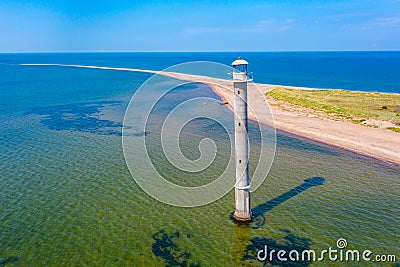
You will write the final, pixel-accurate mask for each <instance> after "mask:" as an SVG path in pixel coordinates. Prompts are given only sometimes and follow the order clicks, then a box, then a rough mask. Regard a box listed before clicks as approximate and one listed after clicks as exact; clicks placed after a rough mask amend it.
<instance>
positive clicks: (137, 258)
mask: <svg viewBox="0 0 400 267" xmlns="http://www.w3.org/2000/svg"><path fill="white" fill-rule="evenodd" d="M236 56H237V55H236V54H234V53H77V54H1V55H0V123H1V127H0V152H1V153H0V266H6V267H9V266H60V265H66V266H177V265H180V266H185V265H184V264H186V265H188V266H189V264H192V265H191V266H199V265H201V266H263V263H261V262H258V261H257V259H256V258H255V254H256V253H257V250H258V249H260V248H263V247H264V245H268V246H270V247H271V248H274V249H285V250H288V249H298V250H300V251H301V250H305V249H315V250H319V251H321V250H322V249H327V248H328V247H329V246H331V247H333V248H335V245H336V240H338V239H339V238H345V239H346V240H347V241H348V243H349V248H352V249H355V248H357V249H360V250H365V249H368V250H372V251H373V252H374V253H375V254H384V253H388V254H396V255H397V256H400V254H399V246H398V244H399V243H398V242H399V233H400V229H399V224H398V222H399V220H400V217H399V216H400V193H399V192H400V183H399V179H400V175H399V173H400V167H399V166H395V165H393V164H389V163H386V162H381V161H378V160H374V159H371V158H368V157H364V156H360V155H357V154H354V153H350V152H346V151H342V150H338V149H334V148H332V147H328V146H325V145H321V144H318V143H315V142H312V141H310V140H304V139H301V138H297V137H293V136H291V135H288V134H285V133H278V136H277V148H276V154H275V159H274V162H273V165H272V168H271V171H270V173H269V174H268V176H267V177H266V180H265V182H264V183H263V185H262V186H261V187H260V188H259V189H258V190H257V191H256V192H254V193H253V194H252V207H253V210H254V213H255V215H256V217H255V219H254V221H253V222H252V223H251V224H250V225H237V224H235V223H233V222H232V221H231V220H230V218H229V214H230V213H231V212H232V211H233V208H234V205H233V197H234V196H233V191H231V192H230V193H228V194H227V195H226V196H224V197H223V198H221V199H219V200H218V201H217V202H214V203H212V204H210V205H205V206H202V207H197V208H178V207H173V206H169V205H166V204H163V203H161V202H159V201H157V200H155V199H153V198H151V197H150V196H148V195H147V194H146V193H145V192H144V191H143V190H142V189H141V188H140V187H139V186H138V185H137V184H136V183H135V182H134V180H133V179H132V177H131V175H130V173H129V171H128V169H127V166H126V163H125V160H124V154H123V151H122V144H121V126H122V120H123V116H124V112H125V109H126V107H127V105H128V102H129V100H130V98H131V96H132V95H133V94H134V93H135V91H136V90H137V89H138V88H139V86H140V85H141V84H142V83H143V82H144V81H145V80H146V79H147V78H149V77H150V75H149V74H145V73H133V72H123V71H111V70H99V69H78V68H67V67H56V66H46V67H37V66H20V65H18V64H20V63H55V64H79V65H97V66H111V67H130V68H146V69H155V70H161V69H163V68H165V67H168V66H170V65H173V64H177V63H183V62H187V61H194V60H207V61H216V62H220V63H224V64H230V63H231V61H232V60H233V59H234V58H235V57H236ZM242 56H243V57H245V58H246V59H248V61H249V62H250V68H251V70H252V71H253V72H254V75H255V81H256V82H263V83H275V84H285V85H298V86H308V87H330V88H345V89H354V90H366V91H375V90H378V91H388V92H399V91H398V89H399V88H398V84H399V79H400V75H399V69H400V68H399V57H400V53H399V52H341V53H336V52H321V53H319V52H318V53H311V52H310V53H243V54H242ZM196 96H209V97H211V98H215V99H216V101H218V100H219V99H218V96H217V95H215V94H214V93H213V91H212V90H211V89H210V88H208V87H207V86H204V85H201V84H191V85H187V86H183V87H182V88H179V90H178V91H174V92H172V94H170V95H166V97H165V99H164V100H163V101H162V102H160V104H161V106H159V107H158V109H157V108H156V109H155V110H154V114H152V116H153V117H152V118H153V120H154V122H155V123H154V124H153V125H152V128H150V131H149V133H147V134H148V136H147V137H148V140H149V145H150V147H149V153H150V154H152V155H153V157H154V159H155V160H154V162H155V163H154V164H155V165H156V167H157V168H158V169H159V170H160V171H163V172H165V175H166V176H168V177H170V178H171V179H173V180H174V181H176V182H178V183H182V184H185V185H190V186H192V185H200V184H204V182H207V181H208V180H209V179H210V178H211V179H212V178H214V177H213V175H215V174H218V173H219V172H220V171H221V170H222V169H223V168H224V166H225V164H226V162H227V160H229V155H230V154H229V149H228V148H229V145H228V144H227V138H226V134H225V132H224V130H223V129H221V127H219V125H218V124H216V123H213V122H210V121H207V120H195V121H192V122H191V123H190V124H188V125H187V127H185V128H184V129H183V131H182V136H181V139H182V140H180V142H181V145H182V151H183V152H182V153H184V154H185V155H186V156H188V157H189V158H192V159H195V158H196V157H198V156H199V154H200V153H199V147H198V145H199V142H200V140H203V139H204V138H206V137H208V138H212V139H213V140H215V142H216V143H217V147H218V155H217V160H216V161H215V164H213V165H212V166H211V167H210V168H209V169H207V170H206V171H205V172H199V173H196V174H188V173H187V172H179V171H177V170H175V169H174V168H173V166H172V167H171V164H169V163H168V162H167V161H166V159H165V157H163V155H162V153H163V151H162V149H161V147H160V145H159V134H160V130H159V129H158V128H157V125H159V124H158V123H159V122H160V121H159V120H162V119H164V117H165V114H166V113H167V112H168V111H169V110H170V109H171V107H172V106H174V105H177V102H179V101H183V100H185V99H188V98H194V97H196ZM197 108H202V107H197ZM204 108H209V106H208V107H204ZM213 108H214V109H215V110H217V112H219V113H220V114H221V116H226V118H227V119H231V118H232V117H233V116H232V113H231V112H230V111H229V110H228V109H227V108H226V107H225V106H221V105H218V104H216V105H215V106H213ZM252 127H253V125H250V135H251V134H252V133H255V132H256V131H252V130H253V128H252ZM133 137H134V136H133ZM250 137H251V136H250ZM251 138H252V137H251ZM251 140H254V139H251ZM255 150H256V151H257V147H256V148H255ZM135 156H136V155H135ZM142 157H143V155H137V158H138V159H140V158H142ZM252 162H253V161H251V163H250V169H251V170H252V169H253V168H252V167H253V166H252V165H251V164H252ZM138 168H144V166H142V165H139V166H138ZM251 170H250V171H251ZM232 177H233V175H232ZM196 264H197V265H196ZM310 264H311V263H310V262H307V261H306V262H304V261H303V262H301V265H302V266H309V265H310ZM313 266H350V265H349V263H347V262H330V261H324V262H316V263H314V264H313ZM351 266H382V265H381V264H379V265H378V264H376V263H366V262H354V263H351ZM383 266H394V265H393V264H392V263H387V264H383Z"/></svg>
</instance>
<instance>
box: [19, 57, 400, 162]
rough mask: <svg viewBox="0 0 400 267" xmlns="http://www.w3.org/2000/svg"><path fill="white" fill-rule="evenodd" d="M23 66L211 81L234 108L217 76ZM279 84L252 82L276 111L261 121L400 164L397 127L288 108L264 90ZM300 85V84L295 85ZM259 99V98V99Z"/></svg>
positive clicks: (226, 83) (228, 84)
mask: <svg viewBox="0 0 400 267" xmlns="http://www.w3.org/2000/svg"><path fill="white" fill-rule="evenodd" d="M20 65H23V66H60V67H75V68H88V69H103V70H118V71H130V72H144V73H150V74H159V75H163V76H168V77H171V78H175V79H179V80H185V81H192V82H201V83H204V84H206V85H208V86H209V87H210V88H211V89H212V90H213V91H214V92H215V93H216V94H217V95H218V96H219V97H220V98H221V99H222V100H223V102H228V104H227V106H228V107H229V109H230V110H231V111H233V105H232V104H233V97H234V95H233V92H232V90H233V89H232V81H230V80H222V79H217V78H211V77H205V76H197V75H190V74H182V73H173V72H164V71H152V70H142V69H131V68H113V67H101V66H82V65H64V64H20ZM276 86H277V85H271V84H260V83H249V85H248V101H249V103H252V104H251V105H252V107H253V109H258V108H261V106H260V105H259V104H257V101H255V100H256V99H258V100H259V98H260V95H261V96H262V97H263V98H264V99H263V101H265V102H267V104H268V106H269V108H270V111H271V113H272V115H273V120H274V125H270V123H269V122H268V121H267V120H263V118H259V122H260V123H263V124H266V125H268V126H272V127H275V128H276V129H277V130H279V131H282V132H286V133H289V134H291V135H294V136H298V137H300V138H305V139H308V140H312V141H315V142H317V143H321V144H324V145H328V146H330V147H334V148H338V149H341V150H345V151H350V152H352V153H356V154H361V155H363V156H367V157H370V158H374V159H377V160H380V161H382V162H384V163H391V164H395V165H397V166H400V134H399V133H395V132H393V131H389V130H385V129H381V128H372V127H367V126H363V125H358V124H353V123H351V122H346V121H336V120H331V119H328V118H319V117H312V116H308V115H304V114H300V113H296V112H293V111H287V110H284V109H282V108H281V107H279V106H277V105H273V100H270V99H267V97H265V95H264V93H265V92H267V91H269V90H272V89H273V88H275V87H276ZM291 88H296V87H291ZM299 89H303V90H313V89H317V88H305V87H301V88H299ZM258 102H259V101H258ZM249 119H254V115H253V114H252V113H251V111H249Z"/></svg>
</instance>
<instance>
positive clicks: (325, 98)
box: [266, 87, 400, 132]
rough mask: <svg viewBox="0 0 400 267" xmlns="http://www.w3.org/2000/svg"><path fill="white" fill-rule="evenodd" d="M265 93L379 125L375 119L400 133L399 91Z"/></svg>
mask: <svg viewBox="0 0 400 267" xmlns="http://www.w3.org/2000/svg"><path fill="white" fill-rule="evenodd" d="M266 95H267V96H269V97H272V98H273V99H275V100H279V101H283V102H285V103H288V104H290V105H293V106H295V107H301V108H306V109H310V110H313V111H317V112H322V113H324V114H325V115H327V116H329V117H333V118H337V119H345V120H349V121H351V122H353V123H359V124H365V125H367V126H372V127H378V126H377V125H376V124H377V123H376V122H375V121H379V122H386V123H389V124H390V125H389V126H388V127H386V128H387V129H389V130H392V131H395V132H400V94H391V93H378V92H354V91H346V90H332V89H316V90H306V89H294V88H287V87H276V88H274V89H272V90H271V91H269V92H267V93H266Z"/></svg>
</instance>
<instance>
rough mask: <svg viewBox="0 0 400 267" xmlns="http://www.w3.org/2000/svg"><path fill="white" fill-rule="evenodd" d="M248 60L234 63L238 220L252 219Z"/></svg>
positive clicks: (235, 214) (236, 208)
mask: <svg viewBox="0 0 400 267" xmlns="http://www.w3.org/2000/svg"><path fill="white" fill-rule="evenodd" d="M247 65H248V62H247V61H246V60H243V59H241V58H240V57H239V58H238V59H237V60H235V61H234V62H233V63H232V67H233V72H232V78H233V89H234V94H235V104H234V113H235V160H236V185H235V213H234V214H233V218H234V219H235V220H237V221H244V222H246V221H251V219H252V217H251V209H250V183H249V171H248V158H249V144H248V138H247V82H248V81H251V80H252V79H251V78H250V75H251V73H249V72H247Z"/></svg>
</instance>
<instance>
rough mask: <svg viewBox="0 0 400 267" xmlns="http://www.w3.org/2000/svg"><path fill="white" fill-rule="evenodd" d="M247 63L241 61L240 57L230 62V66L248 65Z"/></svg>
mask: <svg viewBox="0 0 400 267" xmlns="http://www.w3.org/2000/svg"><path fill="white" fill-rule="evenodd" d="M248 64H249V62H247V61H246V60H244V59H242V58H241V57H238V59H236V60H235V61H233V62H232V66H239V65H248Z"/></svg>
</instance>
